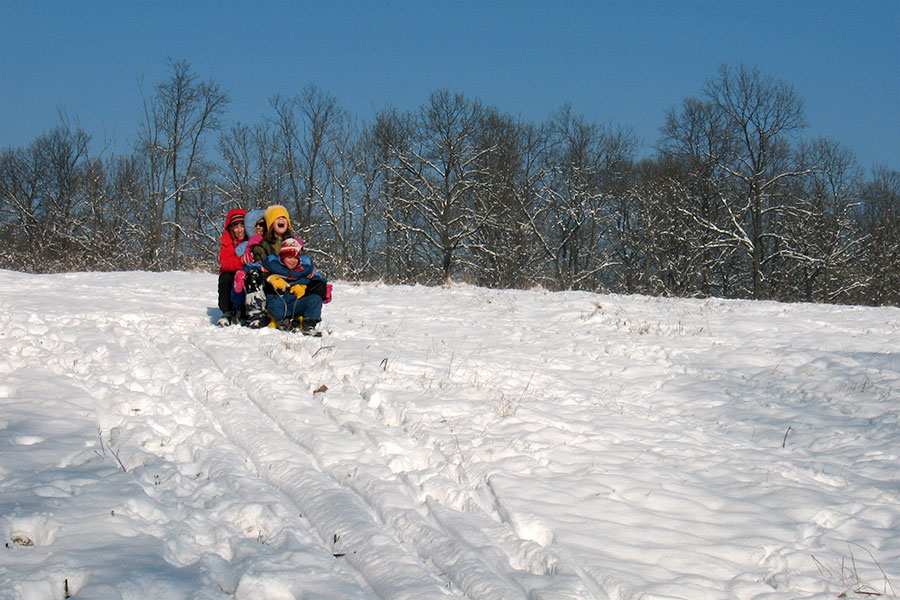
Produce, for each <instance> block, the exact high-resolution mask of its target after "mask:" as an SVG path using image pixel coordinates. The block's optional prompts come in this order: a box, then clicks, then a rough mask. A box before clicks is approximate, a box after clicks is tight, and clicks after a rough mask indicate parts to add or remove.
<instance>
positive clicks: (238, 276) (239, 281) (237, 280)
mask: <svg viewBox="0 0 900 600" xmlns="http://www.w3.org/2000/svg"><path fill="white" fill-rule="evenodd" d="M245 279H247V271H244V270H243V269H241V270H240V271H238V272H236V273H235V274H234V291H236V292H237V293H239V294H240V293H241V292H243V291H244V280H245Z"/></svg>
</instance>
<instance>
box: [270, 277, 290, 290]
mask: <svg viewBox="0 0 900 600" xmlns="http://www.w3.org/2000/svg"><path fill="white" fill-rule="evenodd" d="M269 283H271V284H272V287H273V288H275V291H276V292H278V293H279V294H283V293H284V292H285V290H287V289H288V284H287V281H285V280H284V279H283V278H281V277H279V276H278V275H269Z"/></svg>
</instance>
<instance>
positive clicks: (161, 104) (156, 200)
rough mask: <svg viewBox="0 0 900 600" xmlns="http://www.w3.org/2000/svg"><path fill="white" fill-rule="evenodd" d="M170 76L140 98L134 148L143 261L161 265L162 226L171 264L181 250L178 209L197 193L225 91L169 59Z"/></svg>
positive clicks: (151, 265) (150, 264)
mask: <svg viewBox="0 0 900 600" xmlns="http://www.w3.org/2000/svg"><path fill="white" fill-rule="evenodd" d="M169 69H170V76H169V78H168V79H167V80H166V81H164V82H162V83H160V84H159V85H157V87H156V89H155V90H154V93H153V95H152V96H151V97H149V98H148V97H144V121H143V123H142V126H141V130H140V133H139V135H138V152H139V153H140V154H141V155H142V156H144V159H145V161H146V170H145V186H146V194H147V209H148V210H147V212H146V223H145V225H146V227H147V234H148V244H147V249H148V256H147V265H146V266H148V267H151V268H159V267H160V266H162V264H161V263H160V262H159V251H160V250H161V248H162V245H163V242H164V237H163V236H164V229H165V228H170V229H171V235H172V237H171V255H170V261H171V263H170V264H175V262H176V261H177V257H178V256H179V253H180V252H181V236H182V232H183V231H185V227H184V226H185V223H183V222H182V209H183V206H184V204H185V199H186V198H187V197H188V195H190V194H191V193H194V192H196V190H197V189H198V186H197V185H195V184H196V182H197V177H198V174H199V173H201V172H207V171H208V169H205V168H203V167H202V166H201V163H202V161H203V158H204V142H205V139H206V136H207V134H208V133H210V132H212V131H215V130H217V129H219V128H220V126H221V122H220V118H221V116H222V115H223V114H224V112H225V109H226V106H227V104H228V96H227V94H225V93H224V92H222V91H221V90H220V89H219V86H218V84H216V83H215V82H212V81H206V82H200V81H198V79H197V75H196V74H195V73H194V72H193V71H192V70H191V67H190V65H189V64H188V63H187V62H186V61H175V60H171V59H170V61H169Z"/></svg>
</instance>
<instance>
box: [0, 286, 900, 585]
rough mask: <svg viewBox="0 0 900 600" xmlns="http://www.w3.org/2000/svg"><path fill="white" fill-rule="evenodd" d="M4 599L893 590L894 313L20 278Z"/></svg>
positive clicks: (7, 426)
mask: <svg viewBox="0 0 900 600" xmlns="http://www.w3.org/2000/svg"><path fill="white" fill-rule="evenodd" d="M0 306H2V307H3V308H2V311H0V534H2V535H3V536H4V541H5V544H4V546H3V547H0V598H2V599H22V600H25V599H27V600H32V599H34V600H37V599H40V600H45V599H46V600H50V599H58V598H64V597H73V598H85V599H92V600H96V599H119V598H125V599H133V600H147V599H154V600H164V599H182V598H183V599H225V598H238V599H246V600H261V599H262V600H269V599H271V600H275V599H279V600H280V599H300V598H304V599H313V598H318V599H322V598H334V599H361V598H381V599H385V600H386V599H432V598H445V597H446V598H469V599H475V600H499V599H516V598H527V599H531V600H539V599H544V600H551V599H553V600H556V599H574V598H580V599H621V600H625V599H628V600H632V599H633V600H637V599H643V600H651V599H653V600H662V599H675V598H681V599H690V600H704V599H725V598H735V599H747V600H750V599H753V600H763V599H765V600H799V599H807V598H816V599H819V598H821V599H825V598H828V599H835V598H838V597H845V598H863V597H866V598H871V597H872V595H871V594H874V593H878V594H881V595H882V596H883V597H887V598H894V597H896V596H897V594H898V592H900V345H898V342H900V310H898V309H894V308H860V307H839V306H819V305H785V304H778V303H771V302H743V301H724V300H667V299H654V298H646V297H622V296H603V295H595V294H588V293H574V292H573V293H548V292H544V291H496V290H485V289H480V288H474V287H468V286H454V287H451V288H426V287H398V286H385V285H376V284H366V285H352V284H342V283H338V284H337V285H336V286H335V301H334V302H333V303H332V304H330V305H327V306H326V307H325V311H324V318H325V321H324V325H325V328H326V330H327V332H326V334H325V336H324V337H322V338H306V337H303V336H299V335H296V334H290V333H284V332H279V331H276V330H262V331H252V330H248V329H244V328H240V327H231V328H226V329H218V328H216V327H214V326H212V323H213V322H214V320H215V318H216V317H217V316H218V311H217V310H216V309H215V308H214V306H215V277H214V276H212V275H207V274H196V273H162V274H154V273H137V272H131V273H104V274H98V273H78V274H62V275H28V274H22V273H15V272H9V271H0Z"/></svg>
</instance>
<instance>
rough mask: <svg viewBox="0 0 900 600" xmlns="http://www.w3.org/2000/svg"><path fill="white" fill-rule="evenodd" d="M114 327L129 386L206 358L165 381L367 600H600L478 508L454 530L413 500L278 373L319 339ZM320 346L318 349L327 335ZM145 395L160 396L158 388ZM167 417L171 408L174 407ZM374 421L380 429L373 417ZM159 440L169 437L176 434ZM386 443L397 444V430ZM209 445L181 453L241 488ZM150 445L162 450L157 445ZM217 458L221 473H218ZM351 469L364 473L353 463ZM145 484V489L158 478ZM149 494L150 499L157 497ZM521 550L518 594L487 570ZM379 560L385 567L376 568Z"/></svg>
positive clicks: (309, 395)
mask: <svg viewBox="0 0 900 600" xmlns="http://www.w3.org/2000/svg"><path fill="white" fill-rule="evenodd" d="M113 327H117V329H116V337H117V339H118V341H119V343H120V344H121V345H122V347H123V348H125V349H126V351H127V353H128V355H129V356H130V357H131V359H130V363H131V369H133V370H136V371H137V372H133V373H131V374H129V377H132V378H134V379H135V380H138V381H141V380H145V381H149V380H150V379H152V378H153V375H154V374H153V373H152V372H146V373H144V372H141V370H142V369H146V368H147V367H146V365H153V364H159V363H160V362H161V361H162V362H164V363H165V364H166V366H165V367H164V368H162V369H160V370H159V372H158V373H156V377H157V378H158V377H159V376H160V375H162V374H164V373H169V374H170V376H171V373H181V371H182V369H180V368H179V365H182V364H192V365H196V364H197V357H198V356H199V355H203V356H205V357H206V360H208V362H209V365H210V368H209V369H196V370H195V372H192V373H182V379H181V381H178V382H170V383H169V384H168V385H170V386H176V387H183V388H184V390H185V392H186V393H187V394H188V395H189V396H190V398H191V399H192V402H193V403H194V405H195V406H199V407H202V410H200V411H199V412H201V413H202V414H203V418H205V419H208V420H209V422H210V423H212V424H213V425H214V428H215V429H216V430H217V431H220V432H221V433H222V434H223V436H224V437H225V439H226V440H227V441H228V442H229V445H230V448H234V449H238V448H239V449H240V451H241V452H242V453H243V454H244V455H245V456H246V458H247V460H248V462H249V463H251V464H252V466H253V469H252V470H253V472H254V473H255V474H256V476H257V477H258V479H259V481H257V482H255V483H254V484H253V485H251V487H255V488H256V489H257V490H258V492H259V493H262V494H265V493H267V492H266V490H267V489H272V488H274V489H277V490H279V491H280V493H281V494H282V495H283V496H284V497H285V498H287V499H289V500H290V503H291V504H292V505H293V506H295V507H296V512H297V513H298V515H297V516H296V519H295V521H294V522H292V523H286V524H285V527H286V528H291V527H297V526H298V525H299V526H301V527H311V529H312V530H313V531H310V532H307V535H306V537H311V538H313V539H315V540H316V541H317V543H318V544H320V545H321V547H322V553H323V555H326V556H331V557H334V560H338V561H342V562H345V563H347V564H348V565H350V566H352V567H353V568H354V569H355V570H356V571H357V572H358V574H359V576H360V577H361V578H362V579H364V580H365V581H366V582H367V583H368V586H370V587H371V590H372V592H373V593H374V594H375V595H376V596H377V597H379V598H384V599H394V598H396V599H404V598H426V597H429V598H430V597H440V596H450V597H453V596H457V597H468V598H474V599H479V598H485V599H487V598H490V599H497V598H534V599H540V598H605V597H606V594H604V593H603V592H602V591H600V590H599V589H598V587H597V585H596V583H595V582H593V581H589V582H587V583H585V581H583V580H582V578H581V577H580V576H579V574H577V573H576V572H575V570H574V569H572V568H568V567H565V566H563V563H561V562H560V561H558V560H557V559H554V558H553V557H551V556H550V555H549V554H548V553H547V552H546V550H545V549H543V548H542V547H540V546H538V545H537V544H535V543H534V542H530V541H528V540H521V539H519V538H517V537H516V536H515V534H514V532H513V531H512V529H511V527H510V526H509V525H508V524H507V523H504V522H498V520H497V519H496V517H494V518H492V517H491V516H490V515H489V514H487V513H485V514H483V515H481V516H480V517H478V518H479V520H480V521H481V522H482V523H483V524H484V528H483V530H481V531H477V532H473V531H469V530H461V529H460V528H455V527H454V515H455V514H457V511H456V510H455V509H453V508H447V507H444V506H442V505H441V504H440V503H438V502H436V501H434V500H428V501H426V502H424V503H423V502H421V501H420V500H419V499H418V498H417V496H418V493H417V490H416V489H415V488H414V486H412V485H411V484H410V483H408V482H406V481H404V479H403V477H402V476H399V477H398V476H397V475H395V474H394V473H393V472H392V470H391V468H390V467H389V465H388V464H387V460H386V459H385V457H384V456H382V455H381V454H380V453H379V451H378V446H377V443H376V439H375V438H376V437H378V436H377V435H373V434H372V427H371V424H370V425H369V426H368V427H367V428H365V429H364V428H363V427H361V426H355V425H353V424H352V423H350V422H349V421H350V419H345V420H344V423H343V424H341V422H340V421H341V419H339V418H338V416H337V415H336V413H340V411H339V410H338V409H335V408H333V407H327V406H325V405H324V404H323V403H322V402H321V401H320V400H319V398H317V396H319V395H317V394H313V392H312V384H311V382H310V380H309V378H306V377H303V376H296V375H295V376H292V375H285V374H283V373H286V372H288V371H289V370H290V364H291V363H293V365H297V364H302V365H303V366H304V368H309V367H310V365H315V364H319V363H323V361H324V359H323V358H322V357H323V356H324V354H323V353H320V354H319V355H317V356H313V355H314V354H315V352H316V350H318V348H319V344H320V343H321V342H319V341H318V340H313V339H312V338H299V337H295V336H288V335H286V334H281V333H275V332H271V334H270V335H263V336H259V335H258V334H257V332H241V333H250V334H251V335H250V336H248V337H247V340H248V343H247V344H245V346H244V347H242V348H241V349H239V350H236V349H235V348H234V340H233V337H230V336H232V335H234V334H235V333H236V332H238V331H240V330H236V331H235V332H231V331H222V330H213V329H208V328H206V327H201V328H199V329H196V330H195V329H194V328H190V329H189V330H187V331H186V332H185V336H186V337H185V339H184V342H182V343H176V344H173V343H172V339H170V338H167V339H165V340H163V339H162V337H161V336H156V337H155V335H154V329H155V328H154V327H153V326H152V325H150V324H141V326H140V327H139V329H138V331H133V330H132V327H128V328H118V326H115V325H113ZM223 336H226V337H223ZM325 340H326V342H325V343H327V341H328V338H325ZM163 344H165V347H163ZM261 349H262V353H261V352H260V350H261ZM285 361H287V362H288V365H286V364H285ZM141 365H144V367H141ZM236 365H253V367H252V369H245V368H240V367H236ZM295 368H296V367H295ZM325 368H326V369H327V363H326V366H325ZM150 393H151V394H155V393H160V394H164V393H165V390H164V389H158V390H150ZM176 395H177V394H176ZM172 410H173V411H175V410H179V409H178V407H177V406H173V407H172ZM340 417H341V418H345V417H347V415H343V414H341V415H340ZM180 418H182V419H184V418H185V415H181V417H180ZM194 418H196V417H194ZM377 425H378V426H380V427H385V425H383V424H382V423H380V422H379V423H378V424H377ZM163 433H165V434H166V435H168V436H169V437H170V438H173V439H175V438H178V437H179V435H178V434H177V433H175V432H163ZM390 436H391V437H394V438H396V429H394V430H393V431H392V432H391V434H390ZM208 442H209V441H207V443H206V444H202V443H199V445H198V447H197V448H194V450H193V452H192V453H191V454H196V453H198V452H202V453H203V454H204V458H203V460H204V462H205V464H206V467H205V468H206V470H207V472H208V475H209V476H210V477H223V478H225V479H226V480H227V479H228V478H229V477H230V478H231V479H232V480H234V481H232V482H231V483H230V484H229V485H230V486H231V487H233V488H235V489H238V487H240V486H244V487H246V486H248V481H247V475H246V474H241V475H240V476H235V475H234V474H229V473H227V469H226V468H225V467H226V466H227V465H228V464H229V462H231V463H233V459H232V460H229V458H230V457H229V456H218V457H217V456H216V455H217V454H219V453H222V452H223V450H219V449H218V446H219V443H218V442H217V443H216V444H212V445H210V444H209V443H208ZM411 443H414V442H411ZM194 444H198V442H197V441H194ZM201 447H202V448H203V449H202V451H201V450H200V448H201ZM148 450H149V451H150V452H151V453H156V454H161V452H159V449H154V448H152V447H149V448H148ZM231 451H232V450H231V449H229V450H227V451H224V452H231ZM166 454H168V455H169V456H168V458H167V459H166V460H170V461H171V460H177V459H175V457H174V456H172V453H171V452H170V451H169V452H166ZM344 455H347V458H343V456H344ZM443 460H447V459H446V457H443ZM183 462H184V463H188V464H182V465H181V466H179V470H183V471H190V470H191V469H194V470H196V465H195V464H193V459H191V460H184V461H183ZM447 462H448V469H451V470H452V467H451V466H449V461H447ZM216 463H218V464H220V465H221V466H222V468H220V469H218V470H216V467H215V466H214V465H215V464H216ZM360 464H362V465H363V468H358V466H359V465H360ZM145 485H146V486H148V487H150V488H152V487H154V486H156V485H158V482H156V481H148V482H146V483H145ZM148 491H150V492H156V495H157V496H158V495H159V493H160V492H161V490H158V489H157V490H154V489H150V490H148ZM460 492H461V493H464V494H472V493H473V490H471V489H465V488H461V490H460ZM258 501H263V499H259V500H258ZM466 517H467V519H468V521H467V522H468V523H469V524H470V523H471V519H472V517H473V515H472V514H470V513H468V512H467V513H466ZM460 524H462V521H460ZM469 526H470V525H469ZM498 541H499V542H500V543H499V544H498ZM523 546H526V547H527V548H526V550H525V553H526V554H528V555H529V556H530V557H531V561H530V564H529V565H517V566H518V567H519V568H520V569H521V568H522V567H523V566H524V567H525V568H527V569H528V570H529V571H531V572H532V574H533V575H535V576H537V577H536V579H537V580H541V581H539V583H538V584H537V585H535V586H529V587H528V588H527V589H526V587H525V586H523V585H521V584H520V583H519V582H517V581H511V580H510V579H509V578H508V577H505V576H501V575H498V574H497V572H496V571H495V570H492V568H491V565H492V564H496V565H498V567H500V568H499V569H498V570H499V571H501V572H504V571H505V572H508V571H509V570H510V567H509V563H510V555H509V553H508V552H506V551H505V548H510V547H515V548H516V550H517V551H518V552H520V553H521V552H522V547H523ZM386 564H387V565H390V568H387V569H386V568H385V565H386Z"/></svg>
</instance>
